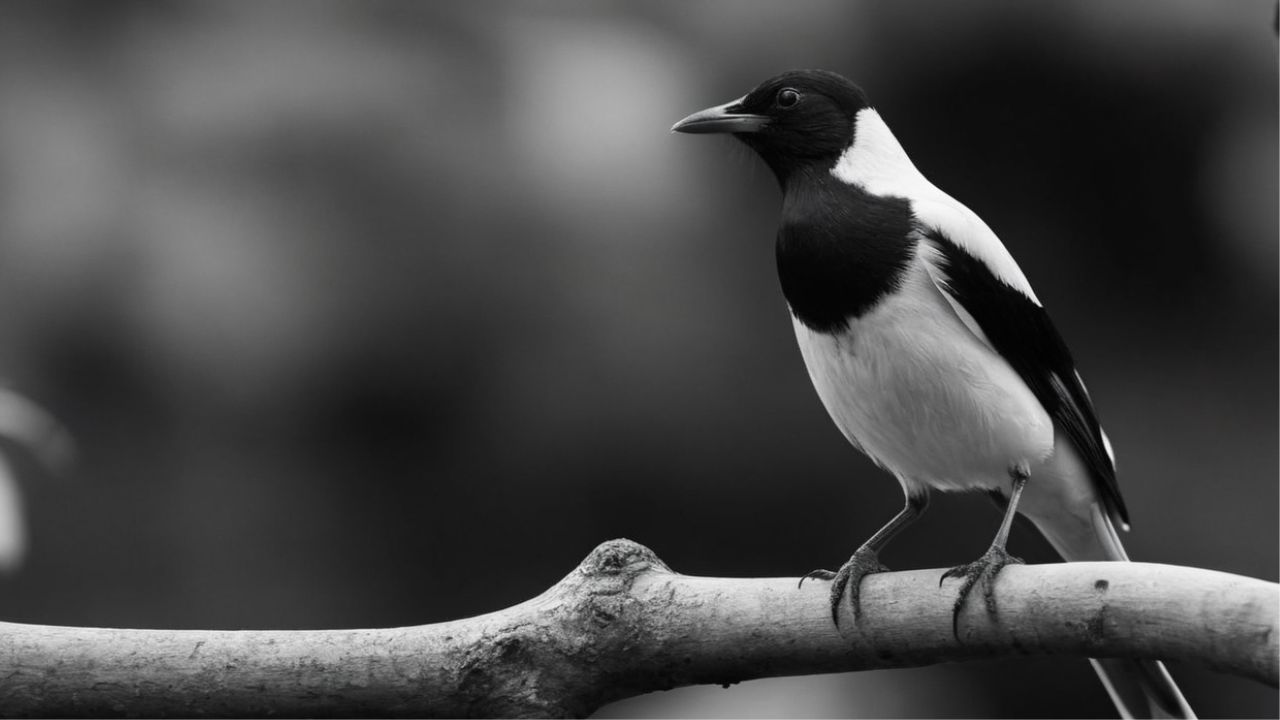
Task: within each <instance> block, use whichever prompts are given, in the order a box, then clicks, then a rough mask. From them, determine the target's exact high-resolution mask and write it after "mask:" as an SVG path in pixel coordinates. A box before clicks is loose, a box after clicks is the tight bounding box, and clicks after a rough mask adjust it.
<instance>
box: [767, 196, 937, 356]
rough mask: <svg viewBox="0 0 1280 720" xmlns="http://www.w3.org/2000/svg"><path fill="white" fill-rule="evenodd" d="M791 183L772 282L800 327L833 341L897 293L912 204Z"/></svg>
mask: <svg viewBox="0 0 1280 720" xmlns="http://www.w3.org/2000/svg"><path fill="white" fill-rule="evenodd" d="M823 175H825V177H823V176H822V175H817V176H811V177H809V178H806V180H808V182H804V181H801V182H790V183H788V187H787V188H786V196H785V198H784V200H783V208H782V222H781V224H780V225H779V227H778V243H777V253H778V279H779V280H780V281H781V282H782V294H783V295H784V296H785V297H786V299H787V303H788V304H790V306H791V312H792V314H794V315H795V317H796V319H797V320H799V321H800V322H801V323H803V324H804V325H805V327H807V328H809V329H810V330H813V331H814V332H819V333H827V334H831V333H837V332H840V331H842V330H845V329H846V328H848V326H849V321H850V320H851V319H855V318H858V317H860V316H862V315H863V314H865V313H866V312H867V311H868V310H870V309H871V308H873V307H875V305H876V304H877V303H878V302H879V301H880V300H881V299H883V298H884V297H885V296H886V295H887V294H889V293H890V292H892V291H893V290H895V289H897V288H898V287H899V286H900V285H901V283H902V279H903V277H904V275H905V273H906V269H907V266H908V265H909V263H910V262H911V258H912V256H913V253H914V252H915V250H914V243H913V241H912V240H911V238H910V234H911V232H912V228H913V218H912V213H911V204H910V203H909V202H908V201H907V200H906V199H905V198H898V197H880V196H877V195H872V194H871V193H868V192H867V191H865V190H863V189H862V188H859V187H857V186H856V185H850V184H848V183H844V182H841V181H839V180H837V179H835V178H833V177H830V175H829V174H827V173H823Z"/></svg>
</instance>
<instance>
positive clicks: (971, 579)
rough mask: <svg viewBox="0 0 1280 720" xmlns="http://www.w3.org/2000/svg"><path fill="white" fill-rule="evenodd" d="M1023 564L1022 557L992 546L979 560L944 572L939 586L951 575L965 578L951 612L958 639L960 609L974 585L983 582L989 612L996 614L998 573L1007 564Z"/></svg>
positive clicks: (983, 592)
mask: <svg viewBox="0 0 1280 720" xmlns="http://www.w3.org/2000/svg"><path fill="white" fill-rule="evenodd" d="M1021 564H1022V559H1021V558H1016V557H1014V556H1012V555H1010V554H1009V553H1008V552H1007V551H1005V549H1004V548H1002V547H996V546H992V547H991V548H990V549H988V550H987V551H986V552H985V553H983V555H982V557H980V558H978V559H977V560H975V561H973V562H971V563H969V564H967V565H958V566H956V567H953V568H951V569H950V570H948V571H946V572H945V573H943V574H942V577H941V578H939V579H938V587H942V582H943V581H944V580H946V579H947V578H949V577H957V578H964V584H963V585H961V586H960V591H959V593H958V594H957V596H956V602H955V606H954V607H953V609H952V612H951V634H952V635H954V636H955V638H956V639H957V640H958V639H960V631H959V622H960V611H961V610H962V609H963V608H964V603H965V601H966V600H967V599H968V598H969V593H971V592H972V591H973V588H974V586H975V585H977V584H978V583H979V582H981V583H982V597H983V600H984V601H985V604H986V607H987V614H989V615H995V614H996V596H995V581H996V575H998V574H999V573H1000V571H1001V570H1002V569H1003V568H1004V567H1005V566H1006V565H1021Z"/></svg>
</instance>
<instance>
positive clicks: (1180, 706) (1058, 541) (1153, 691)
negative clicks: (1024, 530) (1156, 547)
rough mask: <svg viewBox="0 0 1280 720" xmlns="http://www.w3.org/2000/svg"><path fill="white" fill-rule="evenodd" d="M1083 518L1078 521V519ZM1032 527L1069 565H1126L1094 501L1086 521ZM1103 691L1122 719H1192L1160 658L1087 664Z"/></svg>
mask: <svg viewBox="0 0 1280 720" xmlns="http://www.w3.org/2000/svg"><path fill="white" fill-rule="evenodd" d="M1078 519H1081V520H1083V518H1078ZM1033 520H1034V521H1035V524H1036V526H1037V527H1038V528H1039V529H1040V531H1041V532H1042V533H1043V534H1044V536H1045V538H1046V539H1047V540H1048V541H1049V544H1050V545H1053V547H1054V549H1055V550H1057V551H1058V554H1059V555H1061V556H1062V558H1063V559H1064V560H1066V561H1068V562H1076V561H1083V562H1088V561H1103V560H1120V561H1126V560H1128V559H1129V556H1128V555H1127V554H1125V551H1124V546H1123V545H1121V544H1120V537H1119V535H1117V534H1116V528H1115V525H1114V524H1113V523H1112V521H1111V518H1110V517H1109V515H1108V513H1107V512H1106V511H1105V510H1104V509H1103V508H1102V506H1101V504H1100V503H1098V502H1094V503H1092V505H1091V507H1090V513H1089V518H1088V519H1087V520H1086V521H1085V522H1076V523H1062V522H1042V521H1041V519H1040V518H1033ZM1089 662H1090V663H1093V669H1094V670H1096V671H1097V673H1098V677H1099V678H1100V679H1101V680H1102V684H1103V685H1104V686H1105V687H1106V688H1107V694H1109V695H1110V696H1111V700H1112V702H1114V703H1115V705H1116V709H1117V710H1119V711H1120V715H1121V717H1125V718H1194V717H1195V713H1194V712H1193V711H1192V710H1191V706H1190V705H1188V704H1187V701H1186V699H1184V698H1183V697H1182V692H1181V691H1179V690H1178V686H1177V685H1175V684H1174V682H1173V678H1171V677H1169V671H1168V670H1166V669H1165V667H1164V663H1161V662H1160V661H1159V660H1132V659H1128V658H1104V659H1093V658H1091V659H1090V660H1089Z"/></svg>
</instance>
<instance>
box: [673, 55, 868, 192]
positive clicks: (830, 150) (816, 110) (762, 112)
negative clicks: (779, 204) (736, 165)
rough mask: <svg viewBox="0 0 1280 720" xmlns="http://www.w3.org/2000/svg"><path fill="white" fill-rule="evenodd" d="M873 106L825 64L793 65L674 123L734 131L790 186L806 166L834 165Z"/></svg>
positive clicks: (681, 128)
mask: <svg viewBox="0 0 1280 720" xmlns="http://www.w3.org/2000/svg"><path fill="white" fill-rule="evenodd" d="M868 106H869V103H868V102H867V96H866V94H865V93H863V92H862V89H861V88H859V87H858V86H857V85H854V84H853V83H851V82H849V81H848V80H846V79H845V78H844V77H842V76H840V75H837V74H836V73H833V72H827V71H825V70H792V71H790V72H785V73H782V74H781V75H777V76H775V77H772V78H769V79H768V80H765V81H764V82H762V83H760V84H759V85H757V86H756V88H755V89H754V90H752V91H751V92H749V93H747V94H746V95H744V96H743V97H741V98H739V99H738V100H734V101H733V102H730V103H726V104H724V105H720V106H717V107H713V108H708V109H707V110H703V111H701V112H696V113H694V114H692V115H690V116H689V117H687V118H685V119H683V120H681V121H680V122H678V123H676V124H675V126H674V127H672V128H671V129H672V130H673V131H676V132H686V133H733V135H734V136H735V137H737V138H738V139H739V140H741V141H742V142H744V143H746V144H747V145H748V146H749V147H750V148H751V149H752V150H755V151H756V153H757V154H759V155H760V157H762V158H764V161H765V162H766V163H767V164H768V165H769V168H770V169H772V170H773V173H774V175H776V176H777V177H778V182H780V183H782V184H783V185H784V186H785V185H786V184H787V179H788V178H789V177H791V175H792V174H793V173H794V172H795V171H796V170H797V169H799V168H801V167H807V166H815V165H816V166H821V167H822V168H823V169H827V168H830V167H831V166H832V165H834V164H835V161H836V159H837V158H839V157H840V155H841V154H842V153H844V151H845V150H846V149H847V148H848V147H849V146H850V145H851V144H852V143H853V133H854V119H855V118H856V117H857V115H858V111H859V110H862V109H863V108H866V107H868Z"/></svg>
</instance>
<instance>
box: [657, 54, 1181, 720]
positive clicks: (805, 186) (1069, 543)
mask: <svg viewBox="0 0 1280 720" xmlns="http://www.w3.org/2000/svg"><path fill="white" fill-rule="evenodd" d="M671 130H672V132H679V133H693V134H700V133H726V134H731V135H732V136H733V137H734V138H736V139H737V140H739V141H741V142H742V143H744V144H745V145H746V146H747V147H748V148H750V149H751V150H752V151H754V152H755V154H756V155H758V156H759V157H760V158H761V159H762V160H763V161H764V163H765V165H767V166H768V168H769V170H770V171H772V174H773V176H774V177H775V178H776V179H777V181H778V185H779V187H780V189H781V191H782V206H781V217H780V219H779V222H778V229H777V236H776V243H775V251H776V262H777V270H778V279H779V282H780V284H781V286H782V294H783V297H784V298H785V300H786V303H787V307H788V308H789V310H790V315H791V320H792V325H793V327H794V330H795V336H796V341H797V343H798V345H799V348H800V354H801V356H802V357H803V359H804V364H805V367H806V369H807V371H808V374H809V378H810V380H811V381H812V383H813V386H814V388H815V389H816V391H817V394H818V397H819V399H820V400H821V402H822V404H823V406H824V407H825V408H826V410H827V412H828V414H829V415H830V417H831V419H832V420H833V421H834V423H835V424H836V426H837V427H838V428H839V430H840V432H841V433H842V434H843V435H844V437H845V438H846V439H847V440H848V442H849V443H850V444H852V445H853V446H854V447H855V448H857V449H858V450H859V451H861V452H862V453H863V454H865V455H867V456H868V457H869V458H870V459H871V460H872V461H873V462H874V463H875V464H876V465H878V466H879V467H880V468H882V469H884V470H885V471H887V472H888V473H889V474H891V475H892V476H893V477H895V478H896V479H897V480H898V482H899V483H900V484H901V486H902V490H903V493H904V495H905V502H904V505H903V508H902V510H901V511H900V512H898V513H897V514H896V515H894V516H893V517H892V519H890V520H889V521H888V522H887V523H885V525H884V526H883V527H881V528H880V529H879V530H877V531H876V532H875V533H874V534H872V535H871V537H870V538H868V539H867V541H866V542H864V543H863V544H862V545H861V546H860V547H858V549H857V550H856V551H855V552H854V553H853V555H852V556H851V557H850V558H849V560H848V561H847V562H846V563H845V564H844V565H843V566H841V567H840V568H839V570H837V571H835V572H831V571H829V570H815V571H813V572H811V573H809V574H808V575H806V576H804V577H803V578H801V580H800V582H801V583H803V582H804V581H805V580H806V579H815V580H825V581H831V589H830V603H831V614H832V620H833V622H835V623H836V624H837V625H838V624H839V622H840V618H839V607H840V603H841V601H842V598H843V597H844V596H845V594H846V593H847V595H848V598H849V604H850V605H851V608H852V612H853V616H854V622H855V623H856V622H858V621H859V619H860V616H861V604H860V601H859V585H860V583H861V580H862V578H863V577H864V576H866V575H868V574H872V573H876V572H883V571H885V570H887V568H886V567H885V566H884V565H883V564H882V563H881V562H880V560H879V553H880V551H881V550H883V548H884V547H885V545H886V544H887V543H888V542H889V541H890V540H891V539H892V538H893V537H894V536H895V535H897V534H898V533H899V532H900V531H901V530H902V529H903V528H904V527H906V526H907V525H909V524H910V523H911V522H913V521H914V520H915V519H917V518H918V517H919V516H920V515H921V513H923V512H924V511H925V508H926V507H927V506H928V503H929V496H930V493H931V492H933V491H940V492H955V491H981V492H986V493H988V494H989V495H990V496H991V497H992V498H993V499H994V500H996V501H997V504H999V505H1001V506H1003V509H1004V514H1003V517H1002V519H1001V523H1000V526H999V528H998V529H997V531H996V534H995V537H994V538H993V540H992V543H991V546H990V548H989V549H988V550H987V551H986V552H985V553H984V554H983V555H982V556H981V557H979V558H978V559H977V560H975V561H974V562H972V563H968V564H965V565H961V566H959V567H956V568H952V569H950V570H948V571H946V572H945V573H944V574H943V575H942V577H941V578H939V584H940V585H941V584H942V582H944V581H945V580H946V579H948V578H959V579H960V580H961V581H962V582H961V585H960V589H959V591H958V593H957V597H956V600H955V605H954V612H953V632H956V626H955V624H954V623H955V622H956V620H957V619H958V617H959V615H960V611H961V609H962V608H963V606H964V604H965V602H966V599H967V598H968V597H969V596H970V594H971V593H972V591H973V590H974V589H975V588H976V587H981V588H982V591H983V597H984V600H985V605H986V609H987V611H988V612H990V613H995V611H996V604H995V598H994V594H993V582H994V579H995V577H996V576H997V574H998V573H999V572H1000V570H1001V569H1002V568H1003V567H1005V566H1007V565H1010V564H1016V563H1021V562H1022V561H1021V560H1020V559H1018V558H1016V557H1014V556H1012V555H1010V554H1009V552H1008V550H1007V548H1006V544H1007V541H1008V536H1009V529H1010V526H1011V524H1012V522H1013V519H1014V517H1015V515H1016V514H1021V515H1023V516H1025V517H1026V518H1028V519H1030V520H1031V522H1032V524H1034V525H1035V527H1036V528H1037V529H1038V530H1039V531H1040V532H1041V533H1042V534H1043V535H1044V536H1045V538H1046V539H1047V540H1048V541H1049V543H1050V544H1051V545H1052V546H1053V547H1054V549H1055V550H1056V551H1057V552H1058V554H1060V555H1061V556H1062V557H1063V559H1064V560H1066V561H1104V560H1110V561H1125V560H1128V556H1127V555H1126V553H1125V550H1124V546H1123V544H1122V543H1121V541H1120V537H1119V533H1118V532H1117V528H1121V529H1124V530H1128V528H1129V513H1128V509H1127V508H1126V507H1125V503H1124V500H1123V498H1122V497H1121V495H1120V487H1119V485H1118V484H1117V480H1116V466H1115V456H1114V454H1113V451H1112V447H1111V442H1110V440H1109V439H1108V437H1107V435H1106V433H1105V432H1104V431H1103V430H1102V426H1101V424H1100V423H1099V421H1098V414H1097V412H1096V410H1095V408H1094V404H1093V401H1092V399H1091V398H1090V396H1089V392H1088V390H1087V389H1086V388H1085V385H1084V381H1083V380H1082V378H1081V376H1080V373H1079V372H1078V371H1077V369H1076V365H1075V361H1074V360H1073V359H1072V355H1071V352H1070V350H1069V349H1068V348H1067V345H1066V343H1065V341H1064V340H1063V338H1062V336H1061V334H1060V333H1059V332H1058V330H1057V329H1056V327H1055V326H1054V324H1053V322H1052V321H1051V320H1050V318H1049V315H1048V313H1047V312H1046V311H1045V309H1044V306H1043V305H1042V303H1041V302H1040V299H1039V298H1038V297H1037V296H1036V293H1035V291H1034V290H1032V287H1031V284H1030V283H1029V282H1028V280H1027V277H1026V275H1025V274H1024V273H1023V272H1022V270H1021V269H1020V268H1019V266H1018V264H1017V263H1016V262H1015V261H1014V259H1013V256H1012V255H1011V254H1010V253H1009V251H1008V250H1007V249H1006V248H1005V246H1004V245H1003V244H1002V243H1001V242H1000V239H999V238H998V237H997V236H996V234H995V233H994V232H993V231H992V230H991V228H990V227H989V226H988V225H987V224H986V223H985V222H984V221H983V220H982V219H981V218H980V217H979V216H978V215H977V214H976V213H974V212H973V211H972V210H970V209H969V208H968V207H966V206H965V205H963V204H962V203H960V202H959V201H957V200H955V199H954V198H952V197H951V196H950V195H948V194H946V193H945V192H943V191H942V190H940V189H939V188H937V187H936V186H935V185H934V184H933V183H931V182H930V181H929V180H928V179H926V178H925V176H924V175H923V174H922V173H921V172H920V171H919V170H918V169H917V168H916V166H915V165H914V163H913V162H912V161H911V159H910V158H909V157H908V155H907V153H906V151H905V150H904V148H903V147H902V145H901V143H899V141H898V140H897V139H896V138H895V136H894V134H893V133H892V131H890V129H889V126H888V125H887V124H886V123H885V121H884V119H883V118H882V117H881V115H880V113H879V111H878V110H877V109H876V108H875V107H874V106H873V105H872V104H871V103H870V102H869V100H868V97H867V94H866V93H865V92H864V91H863V90H862V89H861V88H860V87H859V86H857V85H855V84H854V83H853V82H851V81H849V80H848V79H846V78H845V77H844V76H842V75H839V74H837V73H833V72H829V71H825V70H792V71H788V72H784V73H781V74H779V75H776V76H774V77H771V78H769V79H767V80H765V81H764V82H762V83H760V84H759V85H757V86H756V87H755V88H753V89H752V90H751V91H750V92H748V93H747V94H746V95H743V96H742V97H739V98H737V99H735V100H731V101H729V102H727V103H724V104H721V105H717V106H715V107H711V108H708V109H706V110H701V111H698V112H695V113H693V114H691V115H689V116H688V117H686V118H684V119H683V120H680V121H679V122H677V123H676V124H675V125H674V126H673V127H672V128H671ZM1091 662H1092V663H1093V665H1094V668H1095V669H1096V670H1097V672H1098V674H1099V676H1100V678H1101V680H1102V683H1103V685H1104V686H1105V687H1106V689H1107V691H1108V693H1109V695H1110V696H1111V698H1112V700H1113V702H1114V703H1115V704H1116V707H1117V709H1118V711H1119V712H1120V713H1121V714H1122V715H1123V716H1125V717H1194V713H1193V712H1192V710H1191V708H1190V706H1189V705H1188V704H1187V701H1186V700H1185V698H1184V697H1183V695H1182V693H1181V691H1180V690H1179V689H1178V687H1177V685H1176V684H1174V682H1173V679H1172V678H1171V677H1170V675H1169V673H1168V671H1167V670H1166V669H1165V668H1164V666H1163V664H1162V663H1160V662H1158V661H1153V660H1132V659H1092V660H1091Z"/></svg>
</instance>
